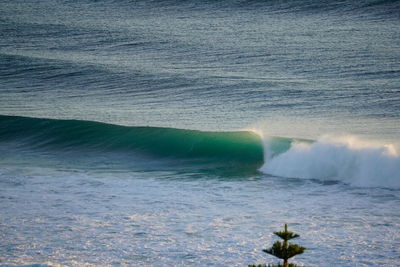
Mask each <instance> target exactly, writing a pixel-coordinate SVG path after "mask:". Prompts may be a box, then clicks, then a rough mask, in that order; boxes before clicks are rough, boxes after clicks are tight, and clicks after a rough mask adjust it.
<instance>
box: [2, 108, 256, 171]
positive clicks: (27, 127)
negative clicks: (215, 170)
mask: <svg viewBox="0 0 400 267" xmlns="http://www.w3.org/2000/svg"><path fill="white" fill-rule="evenodd" d="M7 140H13V141H16V142H18V143H19V144H20V146H24V147H29V148H39V149H45V150H46V149H47V150H57V151H80V150H92V151H99V152H107V151H123V152H131V153H134V154H136V155H143V156H150V157H156V158H176V159H188V160H192V161H193V160H195V161H196V160H198V162H200V161H201V160H203V161H208V163H224V164H225V163H228V162H229V163H239V164H244V165H245V164H250V165H255V166H258V167H259V166H261V165H262V163H263V157H264V154H263V146H262V141H261V138H260V137H259V136H258V135H256V134H255V133H253V132H249V131H236V132H234V131H233V132H210V131H209V132H205V131H196V130H184V129H175V128H161V127H137V126H120V125H113V124H106V123H100V122H93V121H79V120H56V119H41V118H28V117H16V116H1V115H0V141H7Z"/></svg>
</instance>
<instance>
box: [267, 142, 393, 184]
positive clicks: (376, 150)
mask: <svg viewBox="0 0 400 267" xmlns="http://www.w3.org/2000/svg"><path fill="white" fill-rule="evenodd" d="M265 150H266V153H267V154H268V153H269V152H268V151H267V150H268V146H266V147H265ZM265 158H266V159H267V160H266V162H265V164H264V165H263V166H262V167H261V171H262V172H264V173H267V174H271V175H275V176H281V177H291V178H304V179H319V180H340V181H343V182H345V183H349V184H352V185H356V186H365V187H387V188H400V156H399V155H398V153H397V152H396V151H395V149H394V147H393V146H392V145H379V144H376V143H373V142H367V141H362V140H360V139H358V138H356V137H341V138H331V137H323V138H321V139H320V140H318V141H316V142H314V143H312V144H307V143H296V142H295V143H293V144H292V146H291V148H290V149H289V150H288V151H286V152H284V153H282V154H280V155H277V156H275V157H273V158H271V159H268V157H265Z"/></svg>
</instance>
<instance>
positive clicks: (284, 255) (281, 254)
mask: <svg viewBox="0 0 400 267" xmlns="http://www.w3.org/2000/svg"><path fill="white" fill-rule="evenodd" d="M274 234H275V235H277V236H279V237H280V238H282V239H283V242H281V241H276V242H275V243H274V244H273V245H272V247H271V248H267V249H263V251H264V252H265V253H268V254H270V255H273V256H275V257H277V258H280V259H283V260H284V261H285V262H287V260H288V259H289V258H291V257H294V256H296V255H298V254H302V253H303V252H304V251H305V250H306V248H305V247H302V246H299V245H296V244H289V242H288V240H290V239H292V238H296V237H299V235H298V234H295V233H293V232H289V231H288V229H287V224H285V231H281V232H275V233H274Z"/></svg>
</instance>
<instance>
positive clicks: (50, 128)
mask: <svg viewBox="0 0 400 267" xmlns="http://www.w3.org/2000/svg"><path fill="white" fill-rule="evenodd" d="M8 141H13V142H16V143H18V144H19V145H20V146H23V147H28V148H33V149H44V150H55V151H81V150H91V151H94V152H107V151H121V152H131V153H134V154H135V155H143V156H146V157H155V158H160V159H162V158H167V159H183V160H189V161H190V162H191V163H193V162H194V163H196V162H199V163H201V162H206V163H216V164H224V165H227V164H228V165H234V166H235V167H236V168H238V167H239V168H240V166H243V167H246V168H247V167H249V166H252V168H253V169H254V170H255V169H259V170H260V171H261V172H263V173H266V174H270V175H274V176H278V177H288V178H304V179H318V180H336V181H342V182H344V183H348V184H352V185H356V186H368V187H369V186H372V187H386V188H393V189H397V188H400V157H399V155H398V154H397V152H396V151H395V149H394V148H393V147H392V146H390V145H387V146H382V145H374V144H372V143H367V142H361V141H360V140H358V139H357V138H354V137H346V138H340V139H338V138H326V137H325V138H321V139H320V140H318V141H311V140H303V139H292V138H282V137H263V138H261V137H260V136H259V135H258V134H256V133H254V132H252V131H232V132H206V131H195V130H183V129H174V128H159V127H136V126H135V127H134V126H119V125H113V124H106V123H100V122H93V121H80V120H55V119H41V118H28V117H16V116H0V142H8Z"/></svg>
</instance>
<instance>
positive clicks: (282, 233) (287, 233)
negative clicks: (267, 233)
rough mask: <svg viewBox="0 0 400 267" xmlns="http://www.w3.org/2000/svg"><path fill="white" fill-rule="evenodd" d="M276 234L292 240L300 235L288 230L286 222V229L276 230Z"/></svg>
mask: <svg viewBox="0 0 400 267" xmlns="http://www.w3.org/2000/svg"><path fill="white" fill-rule="evenodd" d="M274 234H275V235H277V236H279V237H280V238H282V239H283V240H290V239H293V238H296V237H299V235H298V234H295V233H293V232H290V231H288V229H287V224H285V231H280V232H274Z"/></svg>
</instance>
